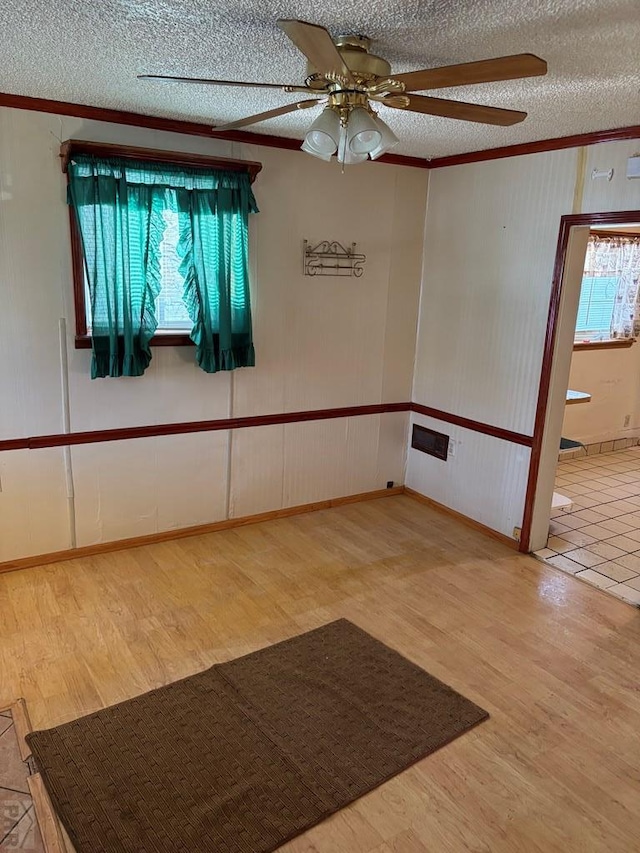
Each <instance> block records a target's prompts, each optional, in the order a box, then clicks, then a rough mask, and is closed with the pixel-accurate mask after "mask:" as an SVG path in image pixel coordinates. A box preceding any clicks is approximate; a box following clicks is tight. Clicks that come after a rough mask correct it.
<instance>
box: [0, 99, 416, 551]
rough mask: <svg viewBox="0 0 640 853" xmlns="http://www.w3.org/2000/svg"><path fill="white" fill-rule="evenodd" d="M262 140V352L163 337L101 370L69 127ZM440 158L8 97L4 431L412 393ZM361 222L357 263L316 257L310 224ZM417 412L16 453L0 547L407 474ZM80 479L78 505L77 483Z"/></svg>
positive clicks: (142, 529) (169, 141)
mask: <svg viewBox="0 0 640 853" xmlns="http://www.w3.org/2000/svg"><path fill="white" fill-rule="evenodd" d="M69 138H77V139H85V140H97V141H103V142H116V143H122V144H128V145H139V146H143V147H151V148H166V149H168V150H183V151H190V152H195V153H210V154H217V155H222V156H231V157H240V158H244V159H249V160H261V161H262V163H263V170H262V172H261V173H260V175H259V176H258V179H257V181H256V183H255V185H254V192H255V195H256V198H257V201H258V205H259V207H260V210H261V212H260V214H258V215H257V216H254V217H252V220H251V225H250V229H251V230H250V245H251V272H252V299H253V314H254V338H255V345H256V354H257V355H256V361H257V367H256V368H255V369H241V370H238V371H236V372H234V373H233V374H226V373H222V374H216V375H213V376H210V375H207V374H205V373H203V372H202V371H200V370H199V369H198V368H197V367H196V366H195V365H194V363H193V350H192V349H191V348H186V347H185V348H171V347H165V348H157V349H155V350H154V353H153V361H152V364H151V367H150V369H149V370H148V371H147V373H146V374H145V376H144V377H142V378H121V379H105V380H95V381H91V380H90V379H89V363H90V352H88V351H86V350H75V349H74V347H73V332H74V319H73V300H72V281H71V258H70V250H69V234H68V212H67V208H66V204H65V179H64V176H63V175H62V173H61V170H60V164H59V159H58V151H59V146H60V141H63V140H66V139H69ZM427 174H428V173H427V172H426V171H424V170H418V169H407V168H404V167H397V166H386V165H381V164H362V165H359V166H357V167H353V168H350V169H347V170H346V173H345V174H344V175H342V174H341V173H340V172H339V170H338V169H337V168H332V166H327V164H325V163H322V162H319V161H316V160H315V159H314V158H311V157H309V156H308V155H305V154H302V153H298V152H289V151H282V150H278V149H270V148H259V147H253V146H247V145H239V144H236V143H227V142H221V141H220V142H218V141H211V140H206V139H198V138H195V137H189V136H183V135H179V134H169V133H164V132H159V131H150V130H145V129H139V128H127V127H123V126H119V125H115V124H107V123H101V122H85V121H82V120H80V119H75V118H66V117H60V116H53V115H47V114H40V113H33V112H26V111H20V110H10V109H6V108H3V109H0V302H1V305H2V313H1V315H0V330H1V333H0V439H10V438H18V437H22V436H34V435H41V434H49V433H59V432H62V431H63V428H64V427H63V402H62V400H63V395H62V372H61V370H62V369H61V358H60V341H59V323H60V319H61V318H63V319H64V320H65V322H66V324H67V334H66V339H65V340H64V341H63V343H64V344H65V345H66V347H67V350H68V357H69V369H68V383H69V399H70V413H69V414H70V428H71V430H72V431H79V430H94V429H105V428H114V427H127V426H136V425H143V424H155V423H164V422H172V421H190V420H201V419H209V418H225V417H229V416H240V417H242V416H249V415H259V414H270V413H276V412H286V411H298V410H304V409H315V408H329V407H337V406H353V405H359V404H371V403H380V402H401V401H405V400H408V399H409V398H410V394H411V381H412V370H413V359H414V342H415V329H416V318H417V302H418V295H419V288H420V275H421V266H422V234H423V228H424V214H425V206H426V189H427ZM304 238H307V239H309V240H318V241H319V240H321V239H337V240H340V241H342V242H345V243H351V242H356V243H357V244H358V250H359V251H361V252H363V253H364V254H366V256H367V262H366V265H365V273H364V275H363V276H362V277H361V278H359V279H356V278H353V279H351V278H349V279H335V278H320V279H318V278H308V277H304V276H303V275H302V272H301V271H302V258H301V254H302V241H303V239H304ZM406 426H407V416H406V415H403V414H384V415H376V416H365V417H359V418H349V419H340V420H335V421H329V420H327V421H321V422H309V423H301V424H291V425H286V426H273V427H261V428H254V429H247V430H238V431H237V432H234V433H233V434H232V435H229V433H227V432H216V433H203V434H198V435H190V436H170V437H162V438H152V439H136V440H131V441H119V442H113V443H105V444H91V445H82V446H77V447H73V448H72V450H71V452H70V453H69V454H68V457H69V460H68V461H69V462H70V465H71V475H72V476H71V477H70V478H69V477H68V476H67V467H66V465H65V454H64V451H63V450H61V449H52V450H46V451H45V450H43V451H29V450H22V451H12V452H5V453H0V485H1V488H2V491H1V492H0V561H2V560H9V559H13V558H18V557H22V556H27V555H31V554H38V553H44V552H48V551H54V550H59V549H64V548H68V547H70V546H71V545H72V540H73V536H74V533H73V531H74V530H75V536H76V541H77V544H78V545H87V544H91V543H95V542H100V541H107V540H112V539H119V538H124V537H129V536H137V535H143V534H147V533H153V532H156V531H159V530H167V529H173V528H176V527H183V526H190V525H194V524H200V523H206V522H210V521H216V520H220V519H222V518H225V517H226V516H227V515H230V516H235V517H239V516H244V515H248V514H252V513H255V512H261V511H266V510H271V509H279V508H281V507H283V506H291V505H295V504H301V503H308V502H310V501H314V500H321V499H324V498H330V497H338V496H340V495H345V494H353V493H355V492H362V491H368V490H371V489H377V488H384V486H385V484H386V482H387V481H388V480H394V481H396V482H402V481H403V476H404V461H405V445H406V440H405V438H406ZM70 495H74V496H75V511H74V512H73V513H72V514H71V517H70V516H69V506H72V504H71V502H70V501H68V496H70Z"/></svg>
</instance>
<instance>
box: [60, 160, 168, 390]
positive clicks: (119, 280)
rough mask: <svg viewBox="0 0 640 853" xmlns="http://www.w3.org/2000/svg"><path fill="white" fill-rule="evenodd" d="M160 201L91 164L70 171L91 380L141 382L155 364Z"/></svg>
mask: <svg viewBox="0 0 640 853" xmlns="http://www.w3.org/2000/svg"><path fill="white" fill-rule="evenodd" d="M161 195H162V191H161V192H160V193H159V192H158V190H156V188H154V187H153V186H152V185H149V184H131V183H129V182H128V181H127V179H126V175H125V174H123V173H119V172H118V171H117V170H114V169H105V168H97V164H95V163H94V162H92V159H91V158H83V157H78V158H74V161H73V162H71V163H70V164H69V200H70V203H71V204H72V206H73V208H74V210H75V213H76V217H77V222H78V227H79V230H80V235H81V240H82V249H83V254H84V262H85V272H86V277H87V283H88V291H89V294H88V296H89V305H88V320H89V323H90V326H91V336H92V349H93V357H92V360H91V378H92V379H95V378H97V377H103V376H141V375H142V374H143V373H144V371H145V370H146V368H147V367H148V365H149V362H150V361H151V350H150V348H149V341H150V340H151V338H152V337H153V334H154V332H155V330H156V326H157V323H156V318H155V313H154V307H155V300H156V297H157V295H158V292H159V289H160V271H159V265H158V258H159V246H160V241H161V240H162V229H163V228H164V225H163V223H162V207H161Z"/></svg>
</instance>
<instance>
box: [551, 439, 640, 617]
mask: <svg viewBox="0 0 640 853" xmlns="http://www.w3.org/2000/svg"><path fill="white" fill-rule="evenodd" d="M556 491H557V492H560V493H561V494H563V495H566V496H567V497H570V498H571V500H572V501H573V506H572V507H570V508H569V509H568V510H556V511H554V512H553V514H552V518H551V522H550V527H549V540H548V542H547V547H546V548H543V549H542V550H540V551H536V552H535V556H536V557H539V558H540V559H542V560H544V561H545V562H547V563H549V564H550V565H552V566H555V567H556V568H558V569H562V570H563V571H565V572H569V573H571V574H572V575H575V576H576V577H577V578H581V579H582V580H584V581H587V582H588V583H590V584H593V585H594V586H597V587H600V588H601V589H603V590H605V591H606V592H609V593H611V594H612V595H615V596H618V598H623V599H624V600H625V601H628V602H629V603H630V604H635V605H636V606H637V607H640V446H637V447H630V448H627V449H626V450H618V451H616V452H613V453H598V454H594V455H591V456H581V457H578V458H574V459H570V460H569V461H567V462H564V461H563V462H560V463H559V464H558V469H557V472H556Z"/></svg>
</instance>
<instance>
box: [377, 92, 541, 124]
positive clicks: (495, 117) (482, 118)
mask: <svg viewBox="0 0 640 853" xmlns="http://www.w3.org/2000/svg"><path fill="white" fill-rule="evenodd" d="M392 97H393V96H392ZM405 98H407V99H408V101H409V103H408V104H407V106H406V107H400V106H398V105H397V104H394V103H391V102H390V103H389V104H387V106H390V107H392V108H394V109H401V110H406V111H408V112H413V113H424V114H425V115H430V116H443V117H444V118H457V119H461V120H462V121H477V122H480V124H499V125H505V126H506V125H510V124H517V123H518V122H519V121H523V119H525V118H526V117H527V114H526V113H522V112H518V111H517V110H503V109H500V108H499V107H485V106H483V105H482V104H465V102H464V101H448V100H446V99H445V98H429V97H427V96H426V95H405ZM376 100H377V101H378V102H379V103H381V104H384V103H385V102H386V100H387V99H386V98H376Z"/></svg>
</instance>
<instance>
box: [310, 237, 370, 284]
mask: <svg viewBox="0 0 640 853" xmlns="http://www.w3.org/2000/svg"><path fill="white" fill-rule="evenodd" d="M366 260H367V257H366V255H361V254H357V253H356V244H355V243H352V244H351V246H350V247H349V248H348V249H345V247H344V246H343V245H342V243H338V242H337V240H321V241H320V242H319V243H317V244H316V245H314V244H312V243H310V242H309V241H308V240H305V241H304V244H303V264H304V274H305V275H333V276H355V277H356V278H360V276H361V275H362V273H363V272H364V263H365V261H366Z"/></svg>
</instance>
